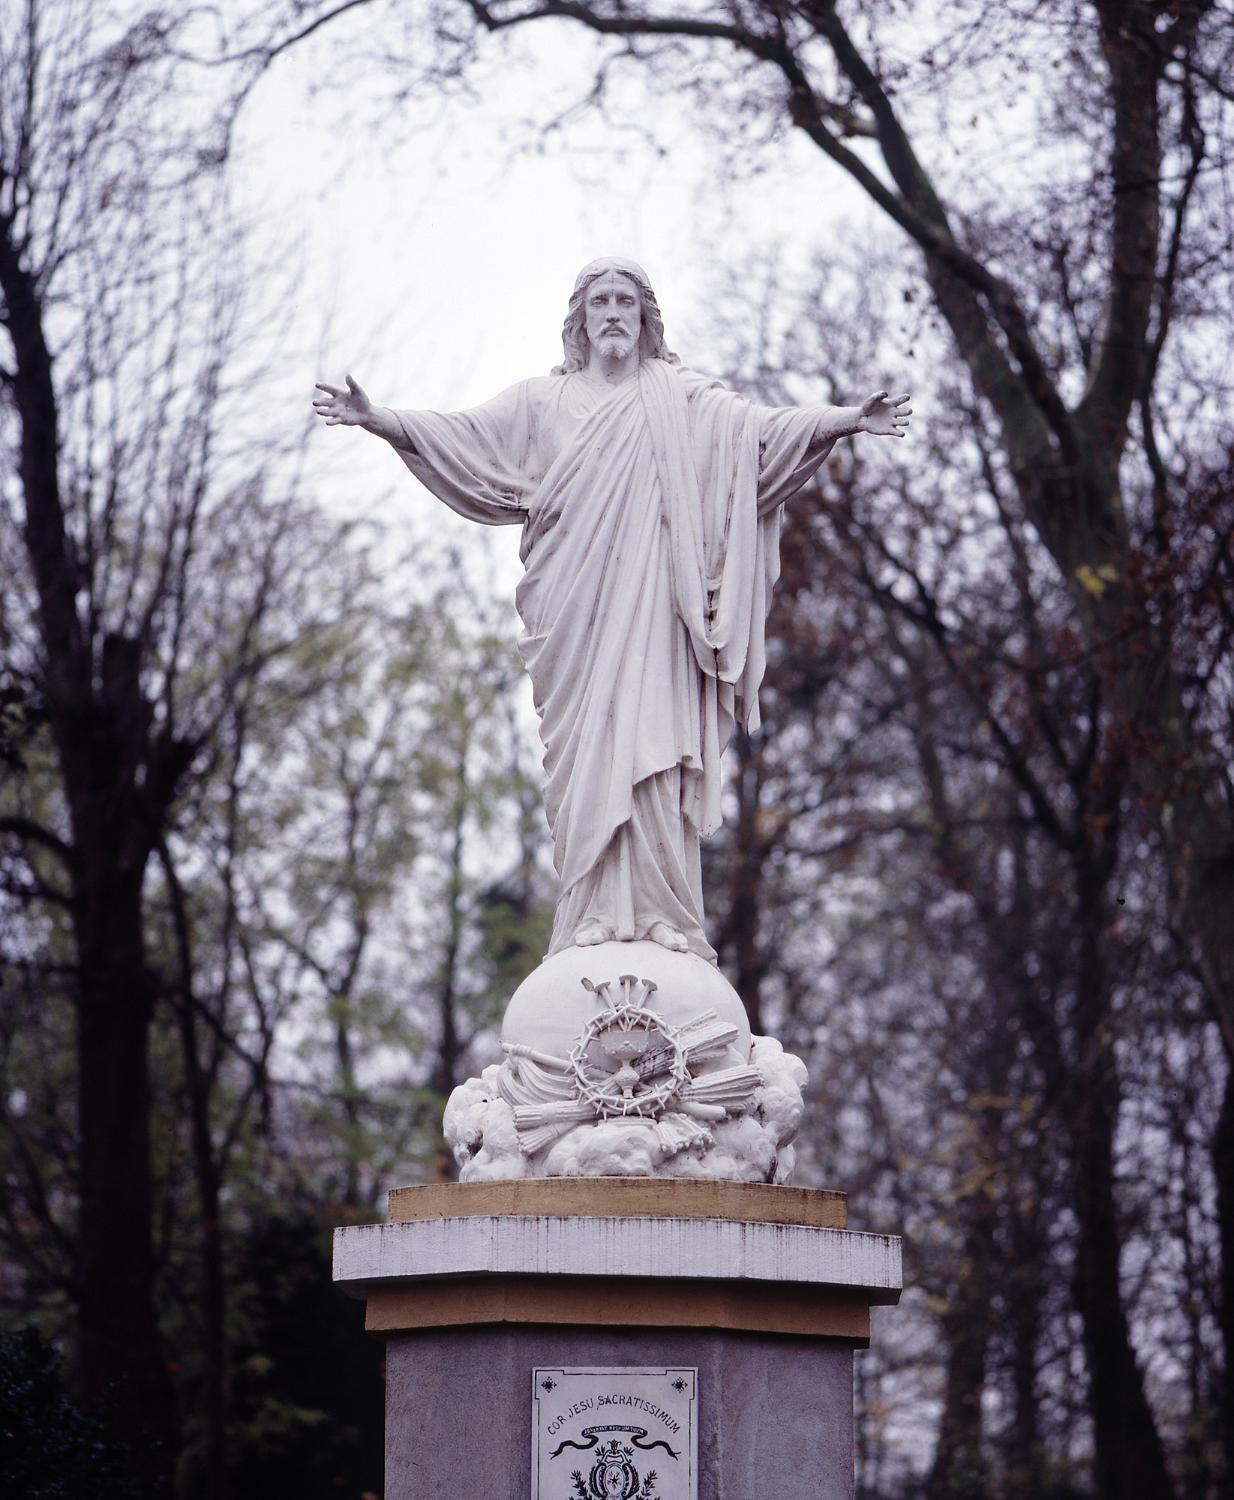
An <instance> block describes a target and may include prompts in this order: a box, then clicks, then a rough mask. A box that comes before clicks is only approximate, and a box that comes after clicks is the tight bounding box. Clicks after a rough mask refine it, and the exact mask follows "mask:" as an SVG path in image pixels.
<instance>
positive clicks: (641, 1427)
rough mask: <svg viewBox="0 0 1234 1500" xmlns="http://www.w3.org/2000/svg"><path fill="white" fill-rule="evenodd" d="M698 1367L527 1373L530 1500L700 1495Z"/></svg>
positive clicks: (662, 1499)
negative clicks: (530, 1407) (697, 1419)
mask: <svg viewBox="0 0 1234 1500" xmlns="http://www.w3.org/2000/svg"><path fill="white" fill-rule="evenodd" d="M697 1386H698V1371H697V1370H696V1369H693V1368H688V1367H687V1368H677V1367H665V1366H663V1365H656V1366H649V1367H640V1368H638V1369H628V1368H621V1369H568V1370H556V1369H536V1370H533V1371H532V1386H531V1393H532V1422H531V1500H698V1424H697V1421H696V1414H697V1410H698V1400H697Z"/></svg>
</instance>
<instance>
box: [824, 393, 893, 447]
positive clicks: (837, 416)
mask: <svg viewBox="0 0 1234 1500" xmlns="http://www.w3.org/2000/svg"><path fill="white" fill-rule="evenodd" d="M908 399H909V397H908V393H907V392H905V394H904V395H903V396H889V395H888V394H887V392H886V391H875V392H874V394H873V395H872V396H867V397H866V399H865V400H864V401H863V402H862V403H861V405H860V406H830V407H828V408H827V410H826V411H825V412H824V413H823V415H822V417H820V419H819V423H818V430H817V433H816V440H817V441H819V442H834V441H835V439H836V438H841V437H849V436H851V435H852V434H854V433H858V432H872V433H873V434H874V435H875V436H876V437H903V436H904V434H905V433H906V432H907V431H908V419H909V417H911V416H912V414H913V409H912V407H911V406H909V405H908V404H907V403H908Z"/></svg>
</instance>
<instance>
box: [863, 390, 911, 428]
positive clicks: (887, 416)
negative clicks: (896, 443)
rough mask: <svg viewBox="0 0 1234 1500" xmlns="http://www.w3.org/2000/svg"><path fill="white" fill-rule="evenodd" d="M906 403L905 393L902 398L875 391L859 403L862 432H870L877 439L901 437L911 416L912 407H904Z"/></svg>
mask: <svg viewBox="0 0 1234 1500" xmlns="http://www.w3.org/2000/svg"><path fill="white" fill-rule="evenodd" d="M907 401H908V393H907V391H906V392H905V393H904V395H903V396H889V395H888V394H887V392H886V391H875V393H874V394H873V395H872V396H869V397H867V399H866V400H865V401H863V402H862V403H861V430H862V432H872V433H874V434H875V435H876V436H877V437H903V436H904V434H905V433H906V432H907V431H908V419H909V417H911V416H912V414H913V409H912V407H911V406H907V405H905V403H906V402H907Z"/></svg>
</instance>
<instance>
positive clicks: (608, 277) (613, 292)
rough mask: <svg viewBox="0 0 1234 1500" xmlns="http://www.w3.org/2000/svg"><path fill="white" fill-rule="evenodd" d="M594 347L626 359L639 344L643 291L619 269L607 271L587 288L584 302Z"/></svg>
mask: <svg viewBox="0 0 1234 1500" xmlns="http://www.w3.org/2000/svg"><path fill="white" fill-rule="evenodd" d="M584 311H585V315H586V327H587V338H588V340H589V342H590V343H591V347H592V348H593V349H595V350H596V351H597V352H598V353H599V354H601V355H603V356H606V357H607V358H609V359H624V358H625V356H626V355H627V354H629V353H630V351H631V350H632V349H634V348H635V347H636V346H637V344H638V337H639V332H640V330H641V329H642V325H643V294H642V293H641V292H640V291H639V289H638V286H637V285H636V284H635V283H634V282H633V281H631V280H630V278H629V277H628V276H623V275H622V274H621V273H620V271H606V272H604V274H603V275H602V276H597V277H596V279H595V280H594V281H593V282H592V283H591V285H590V286H589V287H588V288H587V300H586V303H585V305H584Z"/></svg>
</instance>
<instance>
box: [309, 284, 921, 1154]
mask: <svg viewBox="0 0 1234 1500" xmlns="http://www.w3.org/2000/svg"><path fill="white" fill-rule="evenodd" d="M562 341H563V344H564V347H565V359H564V361H563V363H562V364H561V365H560V366H558V367H557V369H555V370H554V371H553V373H552V374H551V375H548V376H540V377H533V378H532V379H529V380H524V381H521V382H520V383H519V384H517V385H514V386H511V387H510V389H509V390H506V391H503V392H502V393H501V394H500V395H499V396H495V397H494V398H493V399H492V400H491V401H488V402H485V403H484V404H483V405H481V406H477V407H473V408H472V409H470V410H468V411H463V412H455V413H450V414H443V413H439V412H431V411H395V410H391V409H389V408H386V407H380V406H374V405H373V403H372V402H371V401H370V400H369V398H368V396H367V395H366V394H365V393H364V391H363V390H362V389H361V388H360V386H359V385H358V384H357V383H356V382H355V381H354V380H353V379H352V378H351V376H348V377H347V382H346V386H345V387H339V386H333V385H326V384H322V385H320V386H319V387H318V389H319V391H320V392H321V394H320V395H319V396H318V397H317V398H316V399H315V401H314V406H315V408H316V410H317V413H318V415H320V416H321V417H322V418H324V420H325V421H326V423H327V424H329V425H332V426H333V425H349V426H360V427H363V428H365V429H366V430H367V431H369V432H372V433H375V434H376V435H378V436H379V437H382V438H384V439H385V440H386V441H388V442H389V443H390V444H391V446H392V447H393V448H394V450H395V451H396V452H397V454H398V455H399V457H400V458H401V459H402V461H403V463H405V464H406V466H407V467H408V468H409V469H410V470H411V472H412V473H413V474H414V475H415V476H416V477H417V478H418V479H419V480H420V481H421V482H422V483H423V484H424V485H425V486H426V487H427V488H428V489H429V490H431V491H432V492H433V494H435V495H436V496H437V497H438V498H439V499H441V500H443V501H445V503H446V504H447V505H449V506H450V507H451V508H452V509H453V510H456V511H458V512H459V514H461V515H464V516H467V517H468V518H470V519H471V520H475V521H480V522H483V523H484V524H486V525H490V526H493V525H496V526H500V525H519V526H521V527H522V528H523V532H522V545H521V557H522V561H523V565H524V569H525V572H524V575H523V578H522V581H521V583H520V584H519V588H518V594H517V604H518V611H519V615H520V617H521V619H522V622H523V626H524V632H525V633H524V635H523V637H522V639H521V641H520V648H521V651H522V655H523V660H524V662H525V663H526V666H527V670H528V672H529V674H530V676H531V682H532V688H533V691H534V696H535V704H536V709H537V712H538V713H539V715H540V732H541V737H542V740H543V743H544V771H545V779H546V793H545V802H546V808H547V813H548V822H549V827H550V829H551V831H552V836H553V852H554V861H555V864H556V867H557V872H558V875H559V876H560V879H561V888H560V895H559V898H558V904H557V914H556V920H555V923H554V927H553V935H552V940H551V943H550V947H549V960H548V963H549V964H551V963H552V962H553V955H562V954H564V953H565V952H568V951H570V950H576V949H579V948H590V947H597V948H603V949H606V950H612V952H610V958H609V961H608V963H607V968H608V969H612V970H613V972H611V973H609V972H607V970H606V971H605V972H600V968H597V973H596V975H593V976H591V978H592V979H593V980H597V982H599V983H601V984H602V983H604V982H606V981H609V980H616V979H617V978H618V975H619V973H620V972H621V971H622V966H623V965H624V964H625V963H626V962H627V960H628V955H629V952H630V951H631V950H630V949H629V948H628V947H624V948H620V949H618V948H617V947H616V945H632V944H637V945H638V948H639V950H640V951H645V950H646V948H647V942H644V941H642V940H648V941H649V942H650V944H653V945H658V946H659V947H660V948H661V949H664V950H667V951H669V952H672V953H679V954H683V955H686V954H693V955H698V957H699V958H700V959H701V960H703V961H705V962H707V963H708V965H709V966H710V965H713V964H714V960H715V953H714V950H713V949H712V948H711V946H710V945H709V944H708V942H707V938H706V935H705V932H704V925H703V901H702V884H701V874H700V853H699V840H700V838H703V837H706V836H707V835H708V834H710V833H713V832H714V831H715V830H716V829H717V828H718V827H719V824H720V803H721V764H720V763H721V756H722V754H723V751H724V748H725V746H726V744H727V743H728V741H729V739H730V737H731V735H732V733H733V730H734V728H735V727H736V726H737V725H742V726H745V727H750V728H752V727H754V726H755V725H757V723H758V689H759V684H760V682H761V680H762V676H763V670H764V665H765V648H764V625H765V620H766V615H767V610H768V607H769V605H770V602H771V590H772V586H773V584H774V583H775V580H776V577H777V574H778V571H779V529H780V508H781V506H782V505H783V504H784V502H785V501H786V500H788V499H789V498H790V497H791V496H792V495H793V494H794V493H795V491H797V490H798V489H799V488H800V487H801V486H802V485H803V484H804V483H805V482H806V481H807V480H808V479H809V478H810V476H811V475H812V474H813V473H814V472H815V470H816V469H817V468H818V466H819V465H820V464H821V463H822V462H823V460H824V459H825V458H826V456H827V454H828V453H829V452H830V451H831V448H832V446H833V445H834V443H835V441H836V439H837V438H839V437H843V436H846V435H849V434H854V433H858V432H869V433H873V434H877V435H881V436H887V437H902V436H903V435H904V433H905V431H906V430H907V427H908V419H909V416H910V414H911V410H910V408H909V407H908V404H907V403H908V399H909V398H908V397H907V395H904V396H898V397H894V398H893V397H890V396H889V395H888V394H887V392H886V391H878V392H876V393H875V394H874V395H872V396H870V397H869V398H868V399H867V400H866V401H865V402H863V403H862V405H860V406H853V407H824V408H820V407H803V408H792V407H788V408H776V407H768V406H763V405H761V404H759V403H758V402H753V401H748V400H746V399H745V398H744V397H741V396H739V395H735V394H734V393H733V392H731V391H729V390H726V389H725V388H724V387H723V386H722V385H720V384H718V383H717V382H716V381H713V380H709V379H707V378H706V377H704V376H701V375H698V374H696V373H695V372H693V371H692V370H689V369H687V368H685V367H684V366H683V365H682V364H681V363H680V362H679V361H678V359H677V357H676V355H674V354H672V353H670V352H669V350H668V347H667V346H666V344H665V341H664V327H663V323H662V321H661V317H660V309H659V307H658V305H657V303H656V299H655V296H654V294H653V292H652V289H651V285H650V282H649V281H648V279H647V275H646V273H645V272H644V271H643V270H642V269H641V268H640V267H639V266H638V265H636V264H635V263H634V262H632V261H629V260H625V259H622V258H619V257H605V258H604V259H601V260H597V261H593V262H592V263H591V264H590V265H588V266H585V267H584V268H583V270H582V271H581V272H580V273H579V276H578V279H577V280H576V282H575V284H574V291H573V294H572V296H571V298H570V304H569V310H568V312H567V315H566V320H565V325H564V328H563V330H562ZM614 954H621V955H623V956H621V957H615V956H613V955H614ZM595 958H596V964H597V965H600V966H601V967H602V966H603V965H602V958H601V954H600V953H599V952H597V954H596V955H595ZM546 967H547V965H546ZM644 967H647V965H646V963H644ZM651 967H653V968H654V967H655V965H654V963H653V964H652V965H651ZM712 973H713V974H715V971H714V969H712ZM534 977H535V976H533V978H534ZM642 977H644V978H647V979H648V980H649V982H651V981H654V980H655V976H654V975H650V976H648V975H644V976H642ZM715 977H716V980H717V981H718V982H720V983H723V981H722V980H719V976H718V975H716V976H715ZM529 982H530V981H529ZM575 982H576V983H577V980H576V981H575ZM588 982H589V983H590V982H591V980H589V981H588ZM707 983H708V982H707V981H704V982H703V983H702V988H703V989H706V988H707ZM696 988H697V986H696ZM725 988H726V989H729V987H727V986H725ZM520 993H521V992H520ZM700 993H701V991H700ZM729 993H730V994H731V993H732V992H731V989H729ZM516 998H517V997H516ZM721 1008H723V1007H721ZM677 1019H678V1022H679V1023H685V1022H687V1021H690V1020H692V1018H690V1017H686V1016H684V1015H681V1016H678V1018H677ZM508 1030H509V1027H508V1026H507V1032H508ZM507 1042H508V1044H509V1046H514V1047H517V1046H532V1047H533V1048H534V1044H535V1039H534V1038H533V1037H530V1036H528V1035H525V1034H524V1035H521V1036H520V1037H518V1038H515V1039H513V1040H512V1039H511V1038H510V1037H509V1036H507ZM746 1060H748V1059H746ZM510 1066H515V1068H516V1070H517V1064H516V1063H515V1064H511V1063H508V1064H507V1067H510ZM514 1092H517V1090H514ZM511 1107H512V1108H513V1107H515V1106H514V1105H513V1104H512V1106H511ZM528 1107H529V1106H528ZM599 1123H600V1124H601V1125H607V1124H608V1123H610V1122H604V1121H601V1122H599ZM593 1128H594V1127H593ZM527 1134H532V1133H531V1132H527ZM535 1138H536V1139H538V1138H539V1137H538V1136H537V1137H535ZM533 1154H534V1153H533ZM670 1154H673V1153H670Z"/></svg>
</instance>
